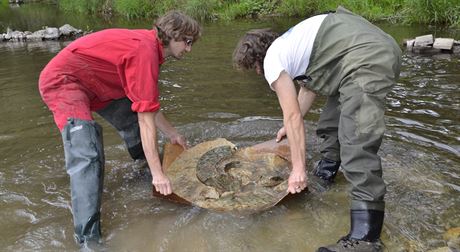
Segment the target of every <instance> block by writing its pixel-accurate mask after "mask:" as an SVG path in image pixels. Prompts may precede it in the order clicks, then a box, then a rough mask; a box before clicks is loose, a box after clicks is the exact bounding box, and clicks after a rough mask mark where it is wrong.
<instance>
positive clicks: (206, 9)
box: [0, 0, 460, 27]
mask: <svg viewBox="0 0 460 252" xmlns="http://www.w3.org/2000/svg"><path fill="white" fill-rule="evenodd" d="M57 2H58V4H59V6H60V7H61V9H64V10H68V11H74V12H85V13H105V12H106V10H107V9H113V13H114V14H118V15H122V16H126V17H128V18H152V17H157V16H160V15H163V14H164V13H166V12H167V11H169V10H172V9H178V10H182V11H184V12H186V13H187V14H189V15H191V16H193V17H195V18H197V19H201V20H215V19H224V20H233V19H236V18H248V17H249V18H257V17H260V16H266V15H283V16H298V17H306V16H310V15H313V14H317V13H322V12H325V11H330V10H335V9H336V8H337V6H339V5H342V6H343V7H345V8H347V9H349V10H350V11H353V12H355V13H357V14H359V15H361V16H363V17H365V18H367V19H369V20H371V21H379V20H385V21H390V22H403V21H404V22H406V23H429V24H447V25H452V26H457V27H460V4H459V0H57ZM5 4H7V0H0V6H4V5H5Z"/></svg>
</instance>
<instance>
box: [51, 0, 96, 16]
mask: <svg viewBox="0 0 460 252" xmlns="http://www.w3.org/2000/svg"><path fill="white" fill-rule="evenodd" d="M58 4H59V7H60V8H61V9H63V10H66V11H76V12H80V13H97V12H99V10H101V8H102V4H103V2H102V1H98V0H59V1H58Z"/></svg>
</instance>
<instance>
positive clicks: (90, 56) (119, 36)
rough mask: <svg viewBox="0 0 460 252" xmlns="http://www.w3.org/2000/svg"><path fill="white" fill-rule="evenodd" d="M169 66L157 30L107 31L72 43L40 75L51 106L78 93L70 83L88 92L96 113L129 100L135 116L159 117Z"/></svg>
mask: <svg viewBox="0 0 460 252" xmlns="http://www.w3.org/2000/svg"><path fill="white" fill-rule="evenodd" d="M163 62H164V58H163V45H162V44H161V42H160V40H158V39H157V36H156V32H155V31H154V30H128V29H107V30H102V31H99V32H95V33H92V34H89V35H86V36H84V37H82V38H79V39H77V40H76V41H74V42H72V43H71V44H70V45H68V46H67V47H66V48H65V49H63V50H62V51H61V52H60V53H59V54H58V55H57V56H56V57H54V58H53V59H52V60H51V61H50V63H48V65H47V66H46V68H45V69H44V70H43V71H42V73H41V75H40V84H39V86H40V93H41V94H42V97H43V99H44V101H45V102H46V103H47V104H48V105H50V104H49V103H53V99H54V100H56V99H59V97H61V98H62V99H65V98H66V96H65V92H66V90H67V89H69V90H68V91H69V94H70V93H71V92H70V91H72V89H74V87H73V86H72V85H66V83H68V82H75V83H77V85H81V86H83V87H84V90H85V91H84V92H85V93H87V94H88V97H89V100H90V108H91V110H93V111H94V110H97V109H100V108H103V107H104V106H105V105H106V104H107V103H108V102H110V101H111V100H114V99H119V98H123V97H128V98H129V99H130V100H131V101H132V102H133V104H132V106H131V109H132V110H133V111H135V112H153V111H156V110H158V109H159V108H160V103H159V91H158V75H159V71H160V69H159V68H160V65H161V64H162V63H163ZM67 86H68V87H67ZM83 87H82V88H83ZM54 92H59V93H60V94H59V95H56V94H55V93H54ZM63 92H64V94H63ZM50 108H52V106H50ZM61 111H62V110H61ZM53 112H55V111H53ZM55 116H56V115H55Z"/></svg>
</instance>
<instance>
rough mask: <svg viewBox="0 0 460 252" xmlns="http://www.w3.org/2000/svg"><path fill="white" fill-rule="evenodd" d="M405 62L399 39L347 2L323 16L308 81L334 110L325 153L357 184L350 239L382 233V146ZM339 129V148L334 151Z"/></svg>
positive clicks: (326, 127)
mask: <svg viewBox="0 0 460 252" xmlns="http://www.w3.org/2000/svg"><path fill="white" fill-rule="evenodd" d="M400 65H401V49H400V48H399V46H398V44H397V43H396V42H395V41H394V39H393V38H392V37H391V36H389V35H388V34H386V33H384V32H383V31H382V30H380V29H379V28H378V27H376V26H374V25H372V24H371V23H369V22H368V21H367V20H365V19H364V18H362V17H360V16H357V15H355V14H353V13H351V12H349V11H348V10H346V9H344V8H342V7H339V8H338V9H337V11H336V13H332V14H329V15H328V16H327V17H326V18H325V19H324V21H323V23H322V24H321V27H320V29H319V31H318V33H317V35H316V39H315V42H314V45H313V51H312V54H311V57H310V64H309V67H308V68H307V70H306V73H305V75H306V76H308V77H309V78H308V79H311V81H310V82H308V83H306V87H307V88H308V89H310V90H313V91H315V92H317V93H321V94H324V95H327V96H328V98H329V101H328V104H327V107H326V108H325V110H324V111H325V113H329V114H327V115H326V114H324V115H322V120H320V124H321V125H320V126H319V129H320V131H321V132H322V134H323V135H325V136H327V137H325V139H326V142H325V143H324V146H322V148H321V149H322V151H323V152H329V153H323V155H324V156H326V157H327V156H329V157H331V158H335V157H338V158H340V161H341V165H342V168H343V171H344V175H345V178H346V179H347V180H348V181H349V182H350V183H351V184H352V189H351V193H350V194H351V198H352V199H351V213H350V215H351V224H352V225H351V226H352V227H351V230H350V233H349V235H348V237H347V239H348V240H360V241H370V242H373V241H377V240H378V239H379V237H380V233H381V228H382V224H383V216H384V214H383V212H384V210H385V203H384V195H385V192H386V187H385V183H384V181H383V178H382V166H381V160H380V157H379V156H378V155H377V152H378V150H379V148H380V145H381V143H382V139H383V134H384V130H385V122H384V113H385V108H384V105H385V96H386V95H387V93H388V92H389V91H390V90H391V87H392V86H393V85H394V83H395V82H396V80H397V78H398V76H399V71H400ZM337 108H338V111H337ZM330 111H333V112H332V113H331V112H330ZM336 131H337V133H336ZM336 134H337V136H338V142H339V143H340V144H339V149H340V152H339V153H333V152H334V151H336V150H337V147H338V145H337V141H336V140H335V135H336ZM334 249H335V248H334ZM321 251H335V250H321ZM337 251H339V250H337ZM340 251H342V250H340ZM345 251H356V250H345Z"/></svg>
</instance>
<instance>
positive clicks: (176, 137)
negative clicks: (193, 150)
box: [169, 133, 188, 150]
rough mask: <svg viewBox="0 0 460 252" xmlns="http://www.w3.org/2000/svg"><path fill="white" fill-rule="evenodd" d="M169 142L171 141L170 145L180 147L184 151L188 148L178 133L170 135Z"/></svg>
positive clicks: (185, 141)
mask: <svg viewBox="0 0 460 252" xmlns="http://www.w3.org/2000/svg"><path fill="white" fill-rule="evenodd" d="M169 140H170V141H171V143H172V144H178V145H180V146H182V148H184V150H186V149H187V148H188V144H187V140H186V139H185V137H184V136H183V135H181V134H179V133H177V134H174V135H172V136H171V138H170V139H169Z"/></svg>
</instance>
